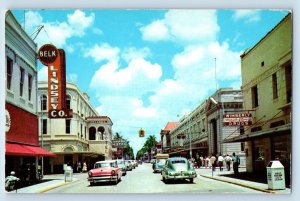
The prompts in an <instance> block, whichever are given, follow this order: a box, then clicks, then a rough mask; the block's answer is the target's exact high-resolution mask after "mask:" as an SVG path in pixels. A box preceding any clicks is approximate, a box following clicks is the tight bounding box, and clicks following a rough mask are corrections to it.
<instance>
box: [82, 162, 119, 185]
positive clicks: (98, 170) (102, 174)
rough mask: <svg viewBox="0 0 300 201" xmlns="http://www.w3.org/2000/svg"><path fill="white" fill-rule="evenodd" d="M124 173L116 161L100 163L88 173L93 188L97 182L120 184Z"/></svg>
mask: <svg viewBox="0 0 300 201" xmlns="http://www.w3.org/2000/svg"><path fill="white" fill-rule="evenodd" d="M122 173H123V172H122V168H120V167H118V164H117V161H116V160H109V161H99V162H96V163H95V165H94V168H93V169H91V170H90V171H89V172H88V181H89V182H90V185H91V186H93V185H94V184H95V183H97V182H114V183H115V184H118V182H119V181H120V180H121V177H122Z"/></svg>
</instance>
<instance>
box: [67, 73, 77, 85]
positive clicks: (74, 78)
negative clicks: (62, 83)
mask: <svg viewBox="0 0 300 201" xmlns="http://www.w3.org/2000/svg"><path fill="white" fill-rule="evenodd" d="M77 80H78V75H77V74H75V73H71V74H68V75H67V81H68V82H73V83H77Z"/></svg>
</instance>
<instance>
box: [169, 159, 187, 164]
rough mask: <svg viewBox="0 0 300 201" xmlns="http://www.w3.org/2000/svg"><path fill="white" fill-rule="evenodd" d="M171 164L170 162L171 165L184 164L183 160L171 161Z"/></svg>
mask: <svg viewBox="0 0 300 201" xmlns="http://www.w3.org/2000/svg"><path fill="white" fill-rule="evenodd" d="M171 162H172V164H185V163H186V162H185V160H173V161H171Z"/></svg>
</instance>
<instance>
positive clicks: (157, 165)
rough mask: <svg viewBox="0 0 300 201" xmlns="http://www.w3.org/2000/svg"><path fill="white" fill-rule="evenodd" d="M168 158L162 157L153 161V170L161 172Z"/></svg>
mask: <svg viewBox="0 0 300 201" xmlns="http://www.w3.org/2000/svg"><path fill="white" fill-rule="evenodd" d="M165 163H166V159H164V158H161V159H156V161H155V163H153V166H152V168H153V172H154V173H155V172H161V171H162V169H163V167H164V166H165Z"/></svg>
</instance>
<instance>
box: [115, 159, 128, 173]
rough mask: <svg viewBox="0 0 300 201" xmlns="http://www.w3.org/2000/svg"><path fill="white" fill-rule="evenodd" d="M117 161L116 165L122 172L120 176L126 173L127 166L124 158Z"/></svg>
mask: <svg viewBox="0 0 300 201" xmlns="http://www.w3.org/2000/svg"><path fill="white" fill-rule="evenodd" d="M117 163H118V167H119V168H122V173H123V174H122V176H124V175H126V173H127V167H126V164H125V161H124V160H117Z"/></svg>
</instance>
